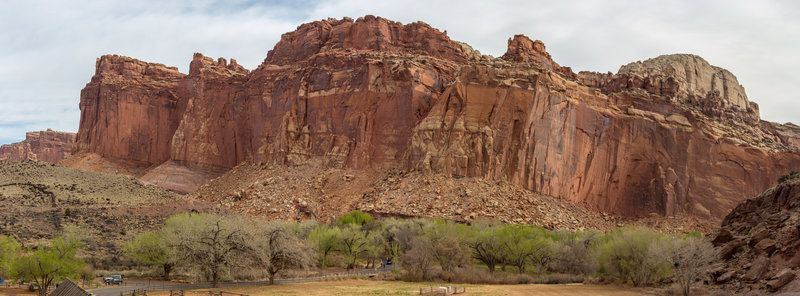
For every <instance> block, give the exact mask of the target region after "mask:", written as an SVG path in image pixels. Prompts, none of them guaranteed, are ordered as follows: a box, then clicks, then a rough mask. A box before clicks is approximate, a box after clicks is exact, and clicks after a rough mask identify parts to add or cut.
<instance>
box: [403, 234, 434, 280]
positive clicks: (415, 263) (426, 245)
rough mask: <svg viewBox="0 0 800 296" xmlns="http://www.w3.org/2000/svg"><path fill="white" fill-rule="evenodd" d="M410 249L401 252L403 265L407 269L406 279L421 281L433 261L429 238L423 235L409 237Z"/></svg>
mask: <svg viewBox="0 0 800 296" xmlns="http://www.w3.org/2000/svg"><path fill="white" fill-rule="evenodd" d="M410 247H411V249H410V250H408V251H406V252H405V253H403V256H402V257H403V260H402V262H403V266H404V267H405V268H406V270H407V271H408V279H409V280H412V281H421V280H425V279H427V278H428V273H429V272H430V270H431V269H432V268H433V265H434V263H435V259H434V250H433V245H432V244H431V240H430V239H428V238H427V237H425V236H418V237H415V238H413V239H411V246H410Z"/></svg>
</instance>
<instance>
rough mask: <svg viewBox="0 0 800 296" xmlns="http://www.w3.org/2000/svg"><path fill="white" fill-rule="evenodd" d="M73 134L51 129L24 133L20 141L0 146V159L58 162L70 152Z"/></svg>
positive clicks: (73, 138) (73, 139)
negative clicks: (23, 137)
mask: <svg viewBox="0 0 800 296" xmlns="http://www.w3.org/2000/svg"><path fill="white" fill-rule="evenodd" d="M74 143H75V134H74V133H69V132H56V131H53V130H51V129H48V130H46V131H39V132H27V133H25V140H23V141H22V142H17V143H12V144H7V145H2V146H0V160H8V161H23V160H29V159H30V160H39V161H46V162H49V163H58V162H59V161H61V160H62V159H64V157H67V156H68V155H70V153H71V152H72V145H73V144H74Z"/></svg>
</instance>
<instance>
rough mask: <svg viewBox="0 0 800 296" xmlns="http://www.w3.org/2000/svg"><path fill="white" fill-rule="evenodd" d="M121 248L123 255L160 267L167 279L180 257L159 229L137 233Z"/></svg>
mask: <svg viewBox="0 0 800 296" xmlns="http://www.w3.org/2000/svg"><path fill="white" fill-rule="evenodd" d="M123 250H124V252H125V256H127V257H128V258H130V259H132V260H134V261H137V262H140V263H144V264H147V265H153V266H157V267H159V268H161V269H162V271H163V272H164V279H165V280H169V276H170V273H171V272H172V269H173V268H174V267H175V266H176V265H178V262H179V258H180V256H178V255H177V254H176V253H175V248H174V247H172V246H170V245H169V244H168V242H167V240H166V239H165V237H164V234H163V233H162V232H161V231H148V232H145V233H142V234H139V235H137V236H136V237H135V238H134V239H133V240H130V241H128V242H127V243H126V244H125V248H124V249H123Z"/></svg>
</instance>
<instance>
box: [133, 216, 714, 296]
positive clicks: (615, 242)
mask: <svg viewBox="0 0 800 296" xmlns="http://www.w3.org/2000/svg"><path fill="white" fill-rule="evenodd" d="M125 253H126V254H128V256H129V257H130V258H133V259H135V260H137V261H139V262H142V263H145V264H149V265H151V266H158V267H159V269H160V270H162V275H163V276H164V277H165V278H169V276H170V273H171V271H172V270H173V269H175V268H176V267H180V268H182V269H184V270H188V271H192V272H194V273H195V274H197V275H199V276H201V277H203V278H205V279H207V280H210V281H212V282H214V283H217V282H218V281H219V280H220V279H221V278H222V277H223V276H224V277H226V278H232V277H235V273H236V272H237V271H242V270H254V269H255V270H262V271H263V272H264V273H265V274H266V276H267V277H268V278H269V280H270V282H273V281H274V279H275V277H276V276H277V275H279V274H280V273H281V272H284V271H286V270H289V269H296V268H317V269H320V270H324V269H326V268H329V267H334V268H342V269H346V270H353V269H358V268H378V267H380V265H381V264H383V263H385V262H387V260H389V261H392V262H394V264H398V265H400V266H402V271H400V272H399V273H400V275H401V278H402V279H403V280H409V281H423V280H425V281H427V280H443V281H461V282H465V281H466V282H472V281H474V280H470V279H471V278H472V279H474V278H484V279H485V278H491V277H493V276H495V274H496V271H497V270H501V273H502V274H518V275H519V276H518V277H516V278H515V279H516V280H517V281H520V279H522V280H521V282H523V283H524V282H529V281H533V279H534V278H535V277H546V276H552V275H573V276H575V277H577V278H578V279H579V281H580V280H582V279H583V278H597V279H599V280H604V281H613V282H623V283H631V284H633V285H636V286H646V285H660V284H667V283H675V284H678V285H679V287H680V289H681V291H683V292H684V293H685V294H688V293H689V289H690V287H691V286H692V285H693V284H695V283H696V281H699V280H704V279H706V277H707V276H708V275H709V272H710V271H711V270H712V269H713V267H715V266H716V255H715V252H714V249H713V247H712V246H711V245H710V243H708V242H707V241H705V240H704V239H703V237H702V235H700V234H699V233H692V234H688V235H670V234H662V233H659V232H655V231H653V230H650V229H647V228H633V227H626V228H620V229H617V230H615V231H612V232H608V233H599V232H594V231H567V230H547V229H544V228H542V227H538V226H526V225H514V224H502V223H498V222H495V221H489V220H483V221H476V222H474V223H472V224H463V223H456V222H453V221H447V220H443V219H427V218H412V219H396V218H387V219H375V218H374V217H372V216H371V215H369V214H367V213H364V212H361V211H353V212H350V213H348V214H346V215H344V216H343V217H341V218H339V219H338V220H337V221H335V222H332V223H317V222H314V221H304V222H286V221H277V220H276V221H270V222H263V221H255V220H249V219H245V218H241V217H224V216H218V215H212V214H198V213H195V214H191V213H189V214H180V215H177V216H174V217H172V218H170V219H168V220H167V222H166V223H165V225H164V227H163V228H162V229H160V230H158V231H153V232H147V233H143V234H140V235H138V236H137V237H135V238H134V239H133V240H131V241H130V242H128V244H127V245H126V247H125ZM498 276H499V275H498ZM525 279H527V280H525ZM500 282H502V281H500Z"/></svg>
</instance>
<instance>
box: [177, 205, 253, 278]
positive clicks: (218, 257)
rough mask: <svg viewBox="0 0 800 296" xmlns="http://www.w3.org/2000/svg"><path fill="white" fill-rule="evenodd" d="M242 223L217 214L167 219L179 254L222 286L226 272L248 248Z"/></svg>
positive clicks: (193, 214) (187, 215)
mask: <svg viewBox="0 0 800 296" xmlns="http://www.w3.org/2000/svg"><path fill="white" fill-rule="evenodd" d="M241 226H242V223H237V222H235V221H231V220H230V219H226V218H223V217H220V216H217V215H212V214H205V213H200V214H197V213H185V214H178V215H175V216H172V217H170V218H169V219H167V222H166V225H165V226H164V235H165V237H166V238H167V240H168V242H169V245H170V246H171V247H174V248H175V249H176V251H177V252H176V254H181V255H182V256H183V257H184V258H185V262H190V264H191V265H193V266H194V267H196V268H198V269H199V270H200V271H201V272H203V273H204V274H205V275H206V278H209V279H211V281H212V283H213V285H214V287H218V286H219V280H220V277H221V276H222V275H223V273H224V272H226V271H227V270H229V269H230V267H232V266H233V265H235V264H237V263H239V262H240V259H241V258H242V257H243V255H244V254H245V250H246V249H247V248H246V246H245V240H246V239H247V238H246V236H245V235H244V233H243V231H242V230H241Z"/></svg>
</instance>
